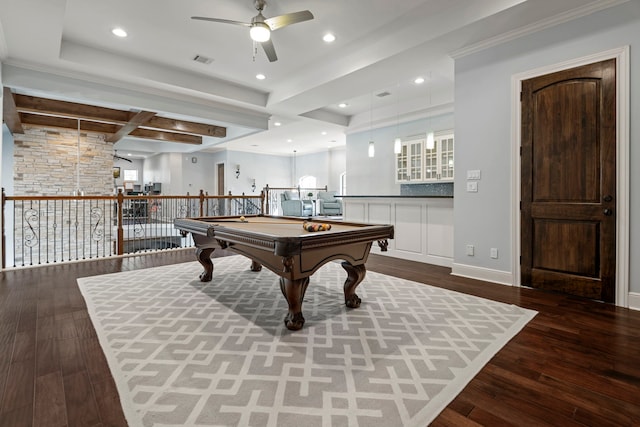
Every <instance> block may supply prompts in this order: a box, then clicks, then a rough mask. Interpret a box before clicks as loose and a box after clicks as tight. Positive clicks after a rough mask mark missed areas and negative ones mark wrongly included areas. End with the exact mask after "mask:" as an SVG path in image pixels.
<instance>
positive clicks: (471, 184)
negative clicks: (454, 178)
mask: <svg viewBox="0 0 640 427" xmlns="http://www.w3.org/2000/svg"><path fill="white" fill-rule="evenodd" d="M477 192H478V182H477V181H468V182H467V193H477Z"/></svg>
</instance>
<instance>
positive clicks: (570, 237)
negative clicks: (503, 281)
mask: <svg viewBox="0 0 640 427" xmlns="http://www.w3.org/2000/svg"><path fill="white" fill-rule="evenodd" d="M615 70H616V67H615V60H608V61H604V62H599V63H596V64H590V65H586V66H582V67H578V68H574V69H571V70H565V71H562V72H558V73H552V74H548V75H545V76H541V77H536V78H534V79H530V80H527V81H524V82H523V83H522V106H521V108H522V151H521V172H522V176H521V183H522V188H521V195H522V201H521V227H522V229H521V255H522V259H521V261H520V262H521V274H522V277H521V284H522V285H523V286H531V287H534V288H540V289H547V290H554V291H560V292H564V293H568V294H573V295H578V296H582V297H587V298H592V299H598V300H602V301H606V302H614V299H615V258H616V212H615V206H616V102H615V101H616V75H615Z"/></svg>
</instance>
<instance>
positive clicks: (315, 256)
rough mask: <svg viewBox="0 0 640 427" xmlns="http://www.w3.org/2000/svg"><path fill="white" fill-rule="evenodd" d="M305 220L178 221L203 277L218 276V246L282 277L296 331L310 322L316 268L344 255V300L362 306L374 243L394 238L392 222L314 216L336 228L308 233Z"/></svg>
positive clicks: (287, 321)
mask: <svg viewBox="0 0 640 427" xmlns="http://www.w3.org/2000/svg"><path fill="white" fill-rule="evenodd" d="M305 221H307V219H304V218H296V217H281V216H279V217H276V216H265V215H245V216H242V217H240V216H227V217H202V218H184V219H175V220H174V226H175V228H177V229H179V230H180V231H181V232H182V233H183V234H185V235H186V234H187V233H191V235H192V236H193V240H194V242H195V245H196V257H197V259H198V261H199V262H200V264H202V266H203V267H204V271H203V272H202V274H201V275H200V280H201V281H203V282H208V281H210V280H211V279H212V277H213V262H212V261H211V254H212V253H213V251H214V250H215V249H216V248H222V249H230V250H232V251H234V252H237V253H239V254H242V255H244V256H246V257H247V258H249V259H251V270H252V271H259V270H260V269H261V268H262V266H265V267H267V268H268V269H269V270H271V271H273V272H274V273H276V274H277V275H278V276H280V289H281V291H282V293H283V294H284V297H285V299H286V300H287V303H288V304H289V312H288V313H287V315H286V317H285V319H284V323H285V325H286V327H287V328H288V329H290V330H299V329H301V328H302V326H303V325H304V316H303V315H302V300H303V298H304V294H305V291H306V289H307V286H308V285H309V278H310V277H311V275H313V273H314V272H315V271H317V270H318V269H319V268H320V267H322V266H323V265H324V264H326V263H327V262H329V261H331V260H335V259H342V260H343V262H342V267H343V268H344V269H345V270H346V272H347V278H346V280H345V282H344V300H345V304H346V305H347V307H351V308H357V307H359V306H360V302H361V300H360V298H359V297H358V295H356V292H355V289H356V287H357V286H358V285H359V284H360V282H361V281H362V279H364V276H365V273H366V269H365V262H366V261H367V257H368V256H369V251H370V249H371V245H372V244H373V242H377V243H378V245H379V246H380V248H381V250H382V251H386V249H387V245H388V240H387V239H392V238H393V226H392V225H374V224H361V223H352V222H343V221H329V220H322V219H317V218H316V219H314V220H309V221H310V222H312V223H314V224H327V225H330V226H331V229H330V230H324V231H307V230H305V229H304V228H303V223H304V222H305Z"/></svg>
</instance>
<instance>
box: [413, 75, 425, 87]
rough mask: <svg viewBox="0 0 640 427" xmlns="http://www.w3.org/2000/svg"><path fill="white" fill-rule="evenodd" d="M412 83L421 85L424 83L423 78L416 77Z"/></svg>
mask: <svg viewBox="0 0 640 427" xmlns="http://www.w3.org/2000/svg"><path fill="white" fill-rule="evenodd" d="M413 82H414V83H415V84H417V85H419V84H422V83H424V77H416V79H415V80H414V81H413Z"/></svg>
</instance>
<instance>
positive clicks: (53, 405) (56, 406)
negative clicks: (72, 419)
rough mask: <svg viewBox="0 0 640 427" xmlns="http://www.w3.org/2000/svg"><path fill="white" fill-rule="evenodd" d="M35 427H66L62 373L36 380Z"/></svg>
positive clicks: (43, 376) (39, 377) (51, 374)
mask: <svg viewBox="0 0 640 427" xmlns="http://www.w3.org/2000/svg"><path fill="white" fill-rule="evenodd" d="M33 425H34V427H64V426H66V425H67V405H66V402H65V399H64V386H63V381H62V375H60V372H59V371H58V372H53V373H50V374H46V375H42V376H38V377H37V378H36V391H35V408H34V414H33Z"/></svg>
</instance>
